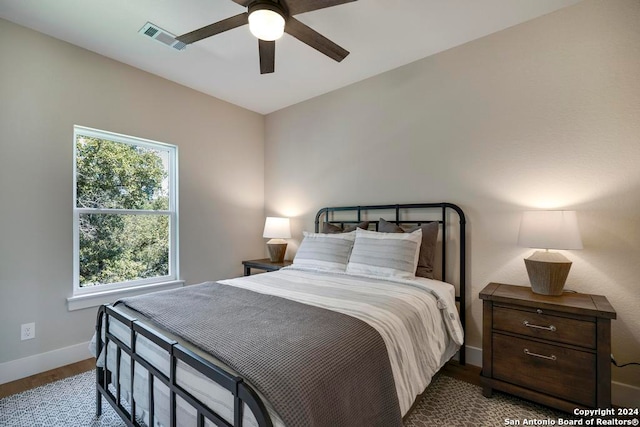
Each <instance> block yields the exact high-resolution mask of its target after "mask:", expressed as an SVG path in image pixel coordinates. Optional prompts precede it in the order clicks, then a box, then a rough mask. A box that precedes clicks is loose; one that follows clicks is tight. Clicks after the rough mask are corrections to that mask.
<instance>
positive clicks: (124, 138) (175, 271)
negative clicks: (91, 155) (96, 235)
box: [68, 125, 180, 304]
mask: <svg viewBox="0 0 640 427" xmlns="http://www.w3.org/2000/svg"><path fill="white" fill-rule="evenodd" d="M79 136H87V137H93V138H99V139H105V140H108V141H113V142H118V143H122V144H128V145H134V146H142V147H146V148H150V149H155V150H162V151H167V152H168V154H169V156H168V161H167V167H168V181H169V185H168V189H169V209H168V210H142V209H140V210H136V209H100V208H79V207H78V206H77V190H78V188H77V162H76V160H77V147H76V143H77V140H78V137H79ZM81 214H115V215H166V216H168V217H169V274H168V275H165V276H156V277H149V278H145V279H137V280H129V281H125V282H117V283H106V284H101V285H97V286H86V287H81V286H80V215H81ZM178 251H179V247H178V147H177V146H175V145H172V144H167V143H164V142H158V141H152V140H149V139H144V138H138V137H135V136H129V135H123V134H119V133H114V132H109V131H103V130H99V129H93V128H89V127H85V126H78V125H74V127H73V293H72V297H71V298H69V299H68V301H69V303H70V304H71V302H72V301H73V300H74V299H86V297H89V296H91V295H98V294H109V295H111V294H113V293H114V291H123V292H124V291H132V290H136V289H140V290H141V289H143V288H147V289H153V285H166V284H170V283H171V282H176V281H178V280H179V279H178V278H179V277H180V272H179V257H178Z"/></svg>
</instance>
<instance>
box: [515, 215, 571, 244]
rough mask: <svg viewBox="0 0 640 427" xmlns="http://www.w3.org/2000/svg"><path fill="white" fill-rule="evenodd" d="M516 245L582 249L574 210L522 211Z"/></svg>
mask: <svg viewBox="0 0 640 427" xmlns="http://www.w3.org/2000/svg"><path fill="white" fill-rule="evenodd" d="M518 245H520V246H525V247H529V248H537V249H582V239H581V238H580V230H579V229H578V219H577V217H576V212H575V211H526V212H523V213H522V222H521V223H520V233H519V235H518Z"/></svg>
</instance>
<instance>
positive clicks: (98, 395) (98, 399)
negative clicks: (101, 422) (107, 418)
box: [96, 390, 102, 418]
mask: <svg viewBox="0 0 640 427" xmlns="http://www.w3.org/2000/svg"><path fill="white" fill-rule="evenodd" d="M101 415H102V393H100V391H99V390H96V418H100V416H101Z"/></svg>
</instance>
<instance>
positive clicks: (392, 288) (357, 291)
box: [92, 267, 463, 426]
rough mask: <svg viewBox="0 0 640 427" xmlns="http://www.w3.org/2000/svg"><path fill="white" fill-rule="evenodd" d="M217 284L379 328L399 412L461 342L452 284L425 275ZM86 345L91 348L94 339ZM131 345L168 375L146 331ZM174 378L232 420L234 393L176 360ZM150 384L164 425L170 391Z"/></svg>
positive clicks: (185, 415) (316, 275)
mask: <svg viewBox="0 0 640 427" xmlns="http://www.w3.org/2000/svg"><path fill="white" fill-rule="evenodd" d="M219 283H221V284H224V285H228V286H236V287H240V288H244V289H248V290H251V291H254V292H260V293H265V294H269V295H275V296H279V297H282V298H287V299H291V300H294V301H298V302H301V303H304V304H309V305H313V306H317V307H322V308H326V309H329V310H333V311H337V312H340V313H344V314H348V315H350V316H353V317H356V318H358V319H361V320H363V321H365V322H367V323H368V324H369V325H371V326H372V327H373V328H375V329H376V330H377V331H378V333H380V335H381V337H382V338H383V340H384V342H385V346H386V347H387V352H388V354H389V359H390V363H391V368H392V372H393V377H394V381H395V385H396V391H397V394H398V399H399V403H400V409H401V413H402V414H403V415H405V414H406V413H407V412H408V411H409V409H410V408H411V406H412V404H413V402H414V401H415V399H416V397H417V396H418V395H419V394H420V393H422V392H423V391H424V389H425V388H426V387H427V386H428V384H429V383H430V381H431V378H432V377H433V375H434V374H435V373H436V372H437V371H438V370H439V369H440V368H441V367H442V365H443V364H444V363H445V362H446V361H447V360H449V359H450V358H451V357H452V356H453V355H454V354H455V352H456V351H457V350H458V348H459V346H460V345H461V344H462V339H463V336H462V327H461V325H460V321H459V319H458V316H457V311H456V309H455V297H454V295H455V290H454V288H453V286H452V285H450V284H447V283H444V282H440V281H436V280H430V279H425V278H415V279H411V280H399V279H398V280H393V279H389V278H385V279H381V278H379V277H372V276H355V275H348V274H343V273H326V272H320V271H313V270H308V269H300V268H292V267H289V268H285V269H282V270H280V271H276V272H271V273H268V274H258V275H254V276H247V277H240V278H236V279H230V280H223V281H220V282H219ZM398 307H401V310H398ZM117 309H118V310H119V311H122V312H123V313H125V314H127V315H129V316H131V317H134V318H137V319H138V320H140V321H142V322H148V319H144V317H141V316H140V314H139V313H136V312H132V311H131V310H127V309H126V308H120V307H117ZM152 328H153V326H152ZM156 329H157V328H156ZM110 331H111V333H113V334H114V335H116V336H117V337H118V338H119V339H120V340H122V341H123V342H124V343H128V342H129V330H128V328H127V327H126V326H124V325H122V324H120V323H119V322H117V321H115V319H112V320H111V322H110ZM159 332H160V333H161V334H162V335H165V336H166V337H167V338H171V339H175V340H176V341H178V342H180V343H181V344H182V345H183V346H185V347H186V348H187V349H189V350H192V351H193V352H194V353H196V354H198V355H200V356H202V357H204V358H205V359H207V360H209V361H211V362H212V363H214V364H216V365H218V366H221V367H222V368H223V369H225V370H227V371H229V372H230V373H233V374H237V373H235V372H233V371H232V370H230V369H229V368H228V367H227V366H224V364H222V363H220V361H217V360H215V359H214V358H213V357H211V356H210V355H208V354H205V353H203V352H202V351H200V350H199V349H197V348H195V347H194V346H192V345H190V344H189V343H188V342H185V341H184V340H181V339H180V337H175V336H173V335H172V334H169V333H167V332H166V331H161V330H160V331H159ZM92 350H93V351H95V346H93V349H92ZM137 352H138V353H139V354H140V355H141V356H142V357H144V358H145V359H146V360H148V361H149V362H151V363H152V364H153V365H154V366H156V367H157V368H158V369H159V370H160V371H161V372H163V373H165V374H167V375H168V372H169V357H168V354H167V353H166V352H164V351H163V350H161V349H160V348H159V347H157V346H156V345H154V344H153V343H151V342H149V341H148V340H146V339H144V337H139V338H138V341H137ZM107 354H108V357H107V369H109V370H110V371H115V370H118V367H117V362H116V356H115V354H116V351H115V345H114V344H113V343H111V344H110V346H109V349H108V350H107ZM129 363H130V362H129V358H128V357H127V356H126V355H125V354H123V356H122V359H121V362H120V366H119V371H120V378H121V387H122V391H123V395H124V396H125V397H126V399H130V392H131V391H130V390H129V386H128V384H129V379H128V374H129ZM98 364H99V366H104V358H103V355H101V357H100V358H99V359H98ZM135 372H136V377H135V379H134V392H133V396H134V399H135V401H136V405H137V411H138V412H139V413H140V412H141V413H142V416H143V418H145V417H147V416H148V411H149V408H148V396H147V394H148V389H147V372H146V371H145V370H144V369H143V368H142V367H141V366H136V369H135ZM176 378H177V382H178V384H179V385H180V386H181V387H183V388H184V389H185V390H186V391H188V392H189V393H191V394H192V395H193V396H194V397H196V398H197V399H199V400H201V401H202V402H203V403H204V404H205V405H207V406H209V407H210V408H211V409H212V410H214V411H215V412H217V413H219V414H220V415H221V416H222V417H223V418H225V419H226V420H227V421H229V422H230V423H233V398H232V395H231V394H230V393H228V392H227V391H226V390H225V389H223V388H222V387H220V386H219V385H217V384H215V383H214V382H213V381H211V380H209V379H207V378H204V377H203V376H202V375H200V374H199V373H198V372H196V371H195V370H194V369H192V368H190V367H188V366H187V365H185V364H183V363H178V366H177V373H176ZM154 385H155V386H154V402H155V405H154V411H155V423H154V425H156V426H166V425H168V420H169V412H168V409H167V408H168V407H169V405H168V390H167V389H166V387H165V386H164V385H163V384H161V383H160V382H159V381H155V382H154ZM261 397H262V396H261ZM263 401H264V402H265V404H266V406H267V409H268V412H269V414H270V416H271V419H272V422H273V424H274V426H282V425H283V423H282V421H281V420H280V418H279V417H278V415H277V414H276V413H275V412H274V411H273V409H272V408H270V406H269V403H268V402H267V401H265V400H264V399H263ZM177 408H178V410H177V415H176V416H177V419H178V425H188V424H191V423H192V419H195V410H194V409H193V408H191V407H190V405H188V404H187V403H186V402H184V401H181V399H178V404H177ZM243 421H244V423H245V425H247V426H257V422H256V420H255V417H254V416H253V414H252V413H251V411H250V410H249V409H248V408H245V411H244V420H243Z"/></svg>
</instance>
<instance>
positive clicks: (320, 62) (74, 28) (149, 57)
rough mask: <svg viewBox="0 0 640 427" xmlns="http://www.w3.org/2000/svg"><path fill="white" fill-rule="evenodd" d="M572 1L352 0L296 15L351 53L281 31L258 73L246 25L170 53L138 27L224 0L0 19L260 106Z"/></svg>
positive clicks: (99, 3)
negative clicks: (332, 52)
mask: <svg viewBox="0 0 640 427" xmlns="http://www.w3.org/2000/svg"><path fill="white" fill-rule="evenodd" d="M579 1H580V0H359V1H356V2H352V3H347V4H343V5H340V6H335V7H331V8H327V9H322V10H317V11H314V12H308V13H304V14H300V15H296V18H297V19H299V20H300V21H302V22H303V23H305V24H307V25H308V26H310V27H311V28H313V29H315V30H316V31H318V32H320V33H321V34H323V35H324V36H326V37H328V38H329V39H331V40H332V41H334V42H335V43H337V44H339V45H340V46H342V47H344V48H345V49H347V50H348V51H350V52H351V54H350V55H349V56H348V57H347V58H346V59H345V60H344V61H342V62H341V63H337V62H335V61H333V60H332V59H329V58H328V57H326V56H324V55H323V54H321V53H319V52H318V51H316V50H315V49H312V48H310V47H309V46H307V45H305V44H303V43H302V42H300V41H298V40H297V39H295V38H293V37H291V36H289V35H288V34H285V35H284V37H283V38H282V39H280V40H278V41H277V42H276V66H275V73H273V74H264V75H261V74H260V71H259V63H258V43H257V40H256V39H255V38H254V37H253V36H252V35H251V34H250V33H249V28H248V26H244V27H239V28H236V29H233V30H230V31H227V32H226V33H222V34H219V35H216V36H214V37H210V38H208V39H205V40H202V41H200V42H196V43H194V44H191V45H189V46H188V48H187V49H186V50H184V51H181V52H179V51H177V50H175V49H172V48H169V47H167V46H164V45H162V44H161V43H158V42H156V41H154V40H152V39H150V38H148V37H146V36H143V35H140V34H138V30H139V29H140V28H141V27H142V26H143V25H144V24H145V23H146V22H147V21H150V22H152V23H154V24H156V25H158V26H159V27H161V28H163V29H164V30H167V31H169V32H171V33H173V34H176V35H180V34H183V33H186V32H189V31H192V30H194V29H197V28H200V27H202V26H205V25H208V24H210V23H212V22H216V21H219V20H222V19H224V18H228V17H230V16H233V15H236V14H238V13H242V12H244V11H245V8H243V7H242V6H239V5H238V4H236V3H234V2H232V1H231V0H180V1H178V0H0V17H2V18H5V19H7V20H9V21H13V22H15V23H18V24H21V25H24V26H26V27H29V28H32V29H34V30H37V31H40V32H42V33H45V34H48V35H51V36H53V37H56V38H58V39H61V40H65V41H67V42H69V43H72V44H75V45H78V46H81V47H83V48H86V49H89V50H91V51H94V52H97V53H99V54H101V55H104V56H107V57H109V58H113V59H115V60H117V61H121V62H124V63H126V64H129V65H132V66H134V67H137V68H140V69H142V70H145V71H148V72H150V73H153V74H156V75H158V76H161V77H164V78H166V79H169V80H172V81H174V82H177V83H180V84H183V85H185V86H188V87H190V88H193V89H195V90H198V91H200V92H203V93H206V94H209V95H212V96H215V97H217V98H220V99H223V100H225V101H228V102H231V103H233V104H236V105H239V106H242V107H245V108H247V109H249V110H253V111H256V112H258V113H262V114H267V113H270V112H272V111H275V110H278V109H281V108H284V107H286V106H289V105H292V104H295V103H298V102H300V101H304V100H306V99H309V98H313V97H315V96H318V95H321V94H323V93H327V92H329V91H332V90H335V89H338V88H340V87H343V86H346V85H349V84H351V83H354V82H357V81H360V80H363V79H366V78H368V77H371V76H374V75H376V74H380V73H382V72H385V71H388V70H391V69H393V68H397V67H399V66H402V65H405V64H408V63H410V62H413V61H416V60H418V59H421V58H424V57H426V56H429V55H433V54H434V53H437V52H441V51H443V50H446V49H449V48H451V47H454V46H457V45H460V44H463V43H466V42H468V41H471V40H474V39H477V38H479V37H483V36H485V35H488V34H491V33H493V32H496V31H500V30H502V29H505V28H507V27H511V26H513V25H517V24H519V23H522V22H524V21H527V20H530V19H533V18H536V17H538V16H541V15H544V14H547V13H550V12H553V11H555V10H558V9H561V8H563V7H566V6H569V5H572V4H575V3H578V2H579Z"/></svg>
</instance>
